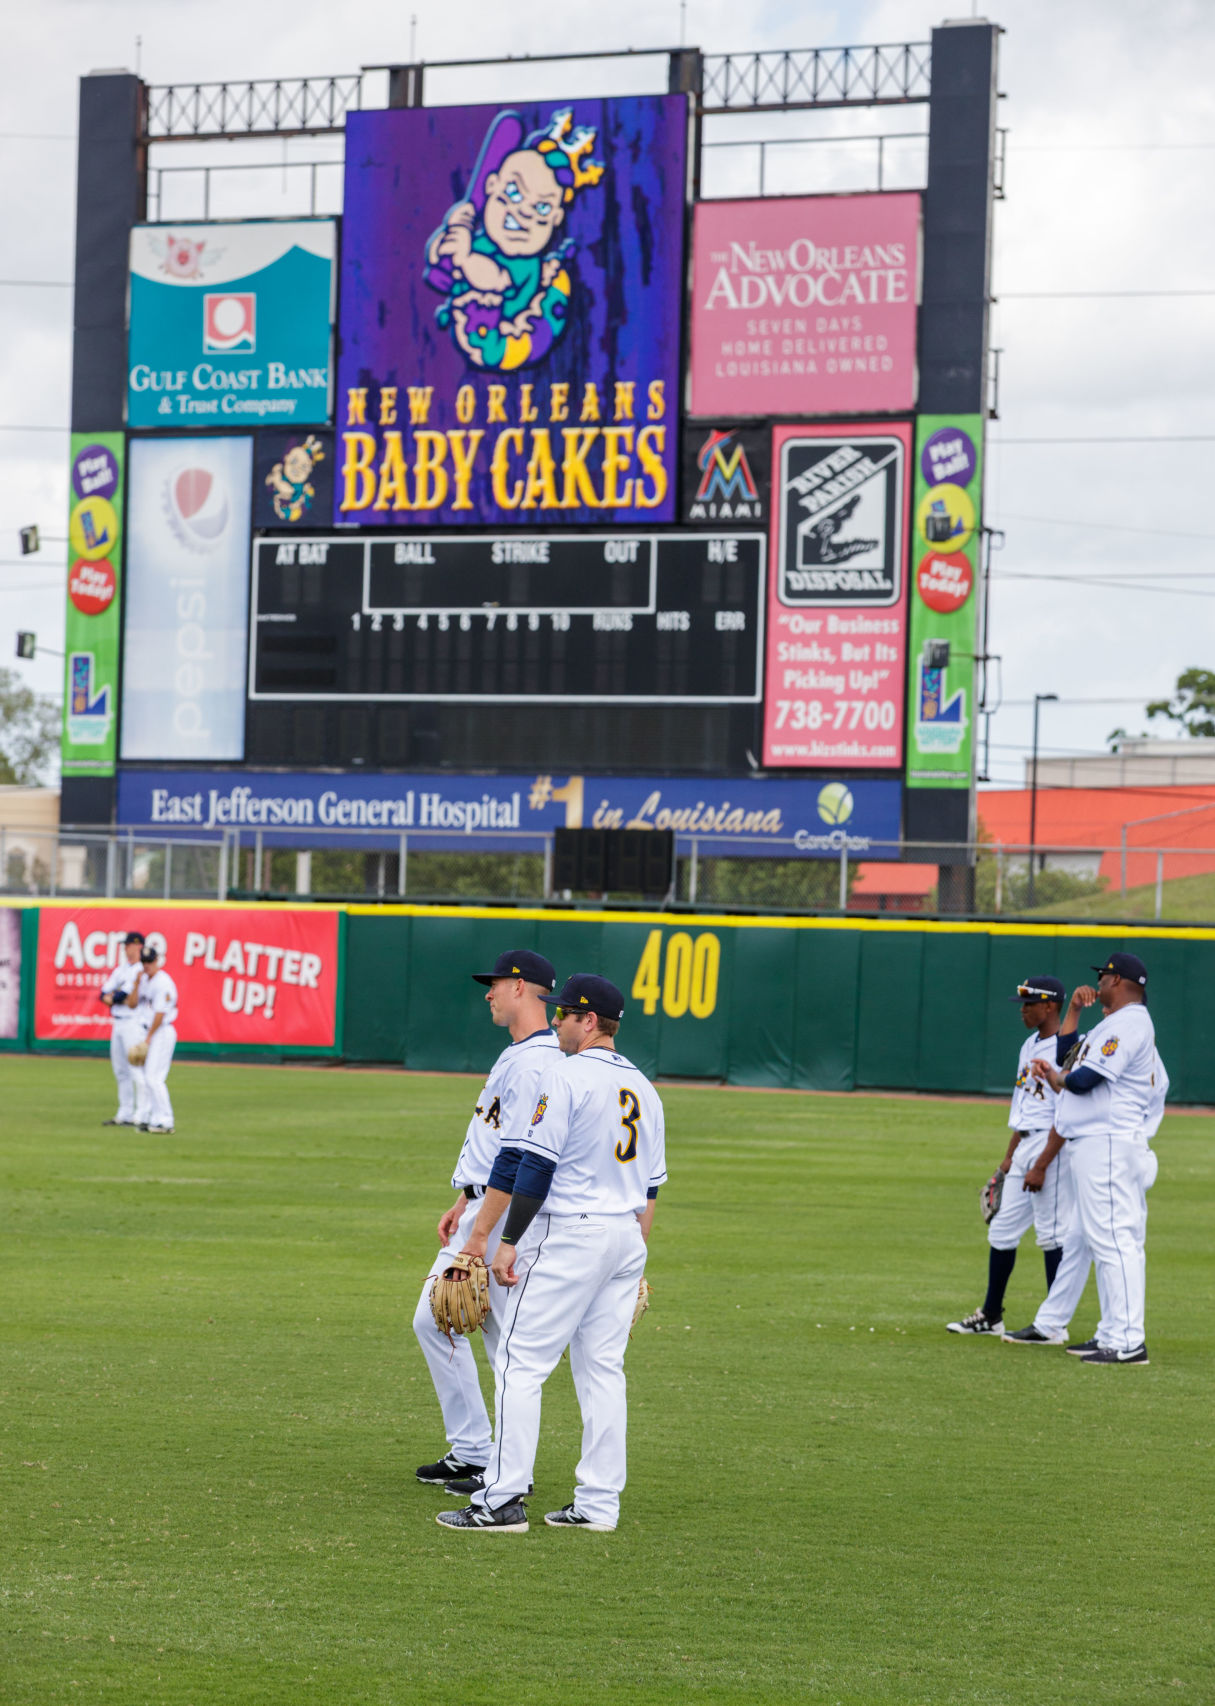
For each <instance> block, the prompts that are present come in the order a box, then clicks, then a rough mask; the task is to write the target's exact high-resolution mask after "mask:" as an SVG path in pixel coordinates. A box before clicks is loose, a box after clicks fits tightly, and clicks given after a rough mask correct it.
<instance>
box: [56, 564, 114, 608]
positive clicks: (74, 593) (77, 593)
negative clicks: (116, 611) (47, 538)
mask: <svg viewBox="0 0 1215 1706" xmlns="http://www.w3.org/2000/svg"><path fill="white" fill-rule="evenodd" d="M116 585H117V583H116V582H115V579H114V569H113V565H112V564H110V563H106V562H90V561H89V560H88V559H87V558H85V559H83V560H82V561H80V562H78V563H73V564H72V572H71V574H70V575H69V576H68V597H69V598H70V599H71V601H72V603H73V604H74V605H75V607H76V609H77V610H79V612H80V614H81V615H82V616H100V615H101V613H102V611H104V610H108V609H109V608H110V605H111V604H112V603H113V602H114V593H115V590H116Z"/></svg>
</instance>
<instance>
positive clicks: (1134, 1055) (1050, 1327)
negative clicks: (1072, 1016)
mask: <svg viewBox="0 0 1215 1706" xmlns="http://www.w3.org/2000/svg"><path fill="white" fill-rule="evenodd" d="M1078 1066H1089V1067H1091V1068H1092V1069H1093V1071H1094V1072H1096V1073H1098V1074H1099V1075H1100V1076H1101V1078H1102V1079H1103V1080H1104V1082H1103V1083H1101V1084H1099V1085H1097V1086H1096V1087H1095V1088H1094V1089H1092V1090H1090V1091H1089V1092H1088V1093H1087V1094H1085V1095H1078V1094H1076V1093H1075V1092H1074V1091H1070V1090H1066V1089H1065V1090H1063V1091H1062V1092H1061V1093H1060V1096H1059V1103H1058V1107H1057V1108H1056V1111H1055V1129H1056V1130H1057V1131H1058V1132H1059V1135H1060V1136H1061V1137H1064V1138H1066V1139H1067V1143H1066V1145H1065V1153H1066V1156H1067V1160H1068V1164H1069V1167H1070V1170H1071V1175H1072V1179H1073V1182H1074V1187H1075V1207H1074V1212H1073V1216H1072V1221H1071V1223H1070V1225H1069V1226H1068V1227H1067V1229H1066V1230H1065V1232H1064V1237H1063V1260H1062V1262H1061V1263H1060V1265H1059V1271H1058V1273H1057V1274H1056V1275H1055V1282H1054V1284H1053V1285H1052V1286H1051V1289H1050V1292H1049V1293H1048V1295H1047V1298H1046V1301H1045V1302H1044V1303H1043V1305H1042V1307H1041V1308H1040V1309H1039V1310H1038V1313H1037V1315H1036V1316H1035V1317H1034V1326H1035V1327H1036V1328H1037V1329H1038V1331H1039V1332H1040V1333H1043V1334H1046V1335H1051V1336H1053V1335H1057V1334H1059V1333H1061V1332H1062V1331H1063V1329H1064V1328H1065V1327H1066V1326H1067V1324H1068V1322H1069V1321H1070V1320H1071V1318H1072V1316H1073V1315H1074V1314H1075V1311H1076V1309H1077V1307H1078V1305H1079V1302H1080V1298H1081V1296H1082V1294H1083V1291H1084V1287H1085V1284H1086V1282H1087V1280H1088V1270H1089V1265H1090V1263H1093V1264H1095V1265H1096V1269H1097V1292H1098V1296H1099V1297H1100V1300H1101V1320H1100V1321H1099V1322H1098V1324H1097V1332H1096V1338H1097V1341H1098V1343H1099V1344H1100V1345H1102V1346H1103V1347H1108V1348H1109V1349H1111V1350H1117V1351H1124V1352H1130V1351H1135V1350H1138V1348H1139V1346H1140V1345H1142V1344H1143V1343H1144V1338H1145V1326H1144V1307H1145V1298H1146V1257H1145V1253H1144V1243H1145V1239H1146V1235H1147V1192H1148V1191H1149V1190H1150V1189H1151V1187H1152V1185H1153V1184H1154V1183H1155V1180H1156V1172H1157V1159H1156V1156H1155V1155H1154V1154H1153V1153H1152V1150H1151V1149H1150V1147H1149V1145H1150V1143H1151V1140H1152V1138H1153V1137H1155V1135H1156V1132H1157V1130H1158V1129H1159V1126H1160V1121H1161V1119H1162V1118H1163V1116H1164V1100H1165V1096H1166V1095H1167V1093H1168V1087H1169V1078H1168V1073H1167V1072H1166V1071H1165V1067H1164V1062H1163V1061H1162V1060H1161V1058H1160V1054H1159V1052H1158V1050H1157V1048H1156V1034H1155V1029H1154V1027H1153V1025H1152V1020H1151V1015H1150V1014H1149V1012H1148V1010H1147V1008H1146V1006H1143V1005H1141V1004H1140V1003H1137V1002H1136V1003H1133V1004H1132V1005H1130V1006H1128V1007H1120V1008H1119V1009H1118V1011H1117V1012H1116V1013H1110V1014H1108V1015H1106V1016H1105V1017H1104V1018H1102V1019H1101V1020H1100V1021H1099V1022H1098V1023H1097V1024H1096V1025H1094V1026H1093V1028H1092V1030H1091V1031H1090V1032H1089V1033H1088V1035H1087V1036H1086V1037H1085V1039H1084V1041H1083V1043H1082V1044H1081V1048H1080V1053H1079V1055H1078V1056H1077V1058H1076V1060H1075V1062H1074V1063H1073V1070H1074V1068H1075V1067H1078ZM1062 1159H1063V1156H1062V1155H1061V1156H1060V1160H1062Z"/></svg>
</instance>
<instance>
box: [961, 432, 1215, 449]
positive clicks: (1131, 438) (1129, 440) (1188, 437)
mask: <svg viewBox="0 0 1215 1706" xmlns="http://www.w3.org/2000/svg"><path fill="white" fill-rule="evenodd" d="M987 442H988V444H989V445H990V446H992V447H993V448H994V447H995V446H997V445H1003V444H1215V433H1209V432H1208V433H1195V432H1178V433H1146V434H1145V433H1140V434H1134V435H1126V436H1119V437H1116V438H989V439H988V441H987Z"/></svg>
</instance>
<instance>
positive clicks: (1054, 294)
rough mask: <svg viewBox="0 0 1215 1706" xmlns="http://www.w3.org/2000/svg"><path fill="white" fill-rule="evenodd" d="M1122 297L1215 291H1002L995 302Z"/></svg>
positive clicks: (997, 293)
mask: <svg viewBox="0 0 1215 1706" xmlns="http://www.w3.org/2000/svg"><path fill="white" fill-rule="evenodd" d="M1122 296H1215V290H1210V289H1205V290H1000V291H997V292H996V294H995V295H994V296H993V297H992V301H993V302H1051V301H1056V302H1059V301H1072V302H1091V301H1094V300H1096V299H1098V298H1109V297H1122Z"/></svg>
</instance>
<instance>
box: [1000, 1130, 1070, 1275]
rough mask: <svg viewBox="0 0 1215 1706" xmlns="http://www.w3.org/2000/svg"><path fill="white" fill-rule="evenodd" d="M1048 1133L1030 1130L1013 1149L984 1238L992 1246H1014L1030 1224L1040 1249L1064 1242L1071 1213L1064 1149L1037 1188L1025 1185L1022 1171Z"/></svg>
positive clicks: (1043, 1143)
mask: <svg viewBox="0 0 1215 1706" xmlns="http://www.w3.org/2000/svg"><path fill="white" fill-rule="evenodd" d="M1048 1135H1049V1133H1048V1132H1045V1131H1036V1132H1032V1133H1031V1134H1030V1135H1029V1136H1028V1137H1023V1138H1022V1139H1021V1141H1020V1143H1019V1144H1018V1145H1017V1147H1016V1148H1015V1149H1014V1150H1013V1159H1012V1166H1011V1167H1010V1168H1009V1172H1008V1177H1007V1178H1006V1179H1005V1181H1004V1194H1003V1196H1002V1197H1001V1198H1000V1211H999V1213H998V1214H996V1215H994V1216H993V1217H992V1221H991V1224H990V1226H989V1227H988V1228H987V1242H988V1243H989V1244H990V1245H991V1247H992V1249H993V1250H1015V1249H1016V1248H1017V1245H1018V1244H1019V1243H1020V1242H1021V1240H1022V1238H1023V1237H1024V1236H1025V1234H1026V1233H1027V1232H1028V1231H1029V1229H1030V1227H1031V1226H1032V1227H1034V1229H1035V1231H1036V1233H1037V1240H1038V1248H1039V1249H1040V1250H1057V1249H1058V1248H1059V1246H1060V1244H1062V1243H1063V1242H1064V1239H1063V1232H1064V1228H1065V1227H1066V1226H1067V1223H1068V1221H1069V1220H1070V1219H1071V1215H1072V1181H1071V1174H1070V1172H1069V1170H1068V1167H1067V1159H1066V1150H1061V1151H1060V1153H1059V1154H1058V1155H1057V1156H1056V1158H1055V1159H1054V1161H1052V1162H1051V1164H1050V1166H1049V1167H1048V1168H1047V1169H1046V1183H1045V1184H1044V1185H1043V1187H1042V1189H1041V1190H1040V1191H1027V1190H1025V1188H1024V1184H1025V1175H1026V1173H1027V1172H1028V1171H1029V1169H1030V1166H1031V1164H1032V1163H1033V1162H1034V1161H1036V1160H1037V1159H1038V1156H1039V1155H1040V1154H1041V1153H1042V1150H1043V1149H1044V1148H1045V1147H1046V1139H1047V1136H1048Z"/></svg>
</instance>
